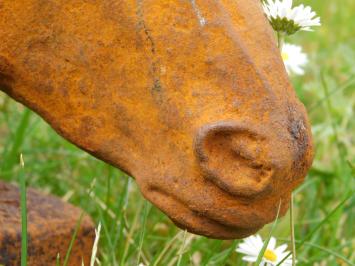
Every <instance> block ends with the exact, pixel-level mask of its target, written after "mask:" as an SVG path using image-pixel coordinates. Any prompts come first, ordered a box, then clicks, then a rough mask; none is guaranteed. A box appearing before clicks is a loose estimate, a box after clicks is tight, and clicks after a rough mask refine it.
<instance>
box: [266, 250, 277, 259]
mask: <svg viewBox="0 0 355 266" xmlns="http://www.w3.org/2000/svg"><path fill="white" fill-rule="evenodd" d="M264 258H265V259H267V260H269V261H272V262H275V261H276V260H277V255H276V254H275V252H273V251H272V250H270V249H267V250H266V251H265V253H264Z"/></svg>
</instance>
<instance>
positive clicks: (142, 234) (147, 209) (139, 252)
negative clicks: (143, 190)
mask: <svg viewBox="0 0 355 266" xmlns="http://www.w3.org/2000/svg"><path fill="white" fill-rule="evenodd" d="M150 207H151V206H150V205H149V202H148V201H145V202H144V207H143V220H142V225H143V228H142V229H141V233H140V236H139V246H138V258H137V265H139V262H140V259H141V254H142V248H143V240H144V235H145V230H146V226H147V217H148V213H149V210H150Z"/></svg>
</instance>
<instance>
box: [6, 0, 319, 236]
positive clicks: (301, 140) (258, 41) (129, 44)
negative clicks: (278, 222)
mask: <svg viewBox="0 0 355 266" xmlns="http://www.w3.org/2000/svg"><path fill="white" fill-rule="evenodd" d="M0 4H1V5H0V39H1V42H0V84H1V86H0V87H1V88H2V90H3V91H5V92H6V93H7V94H9V95H10V96H11V97H13V98H14V99H16V100H17V101H19V102H22V103H23V104H25V105H26V106H28V107H30V108H31V109H32V110H34V111H36V112H37V113H38V114H39V115H40V116H42V117H43V118H44V119H45V120H46V121H47V122H48V123H49V124H50V125H51V126H52V127H53V128H54V129H55V130H56V131H57V132H58V133H59V134H60V135H62V136H63V137H65V138H66V139H68V140H69V141H71V142H72V143H74V144H76V145H77V146H79V147H81V148H82V149H84V150H86V151H87V152H89V153H91V154H93V155H94V156H96V157H98V158H100V159H102V160H104V161H106V162H108V163H110V164H112V165H114V166H116V167H118V168H121V169H123V170H124V171H126V172H128V173H129V174H130V175H132V176H133V177H135V179H136V181H137V183H138V185H139V187H140V189H141V191H142V193H143V195H144V196H145V197H146V198H147V199H148V200H150V201H151V202H152V203H153V204H155V205H156V206H157V207H158V208H160V209H161V210H162V211H163V212H164V213H166V214H167V215H168V216H169V217H170V218H171V219H172V220H173V221H174V222H175V223H176V224H177V225H178V226H180V227H181V228H186V229H187V230H189V231H190V232H194V233H197V234H202V235H205V236H209V237H214V238H225V239H228V238H241V237H245V236H247V235H250V234H252V233H255V232H256V231H257V230H258V229H260V228H261V227H262V226H263V225H265V224H266V223H269V222H271V221H273V220H274V219H275V216H276V213H277V208H278V205H279V202H280V200H281V215H283V214H285V212H286V210H287V208H288V201H289V198H290V193H291V191H292V190H293V189H294V188H295V187H296V186H297V185H299V184H300V183H301V182H302V180H303V178H304V176H305V175H306V172H307V170H308V168H309V167H310V165H311V162H312V157H313V155H312V140H311V132H310V126H309V122H308V119H307V115H306V112H305V108H304V106H303V105H302V104H301V103H300V102H299V101H298V99H297V98H296V95H295V92H294V91H293V88H292V87H291V85H290V82H289V79H288V76H287V74H286V72H285V69H284V65H283V62H282V59H281V57H280V53H279V51H278V48H277V47H276V41H275V38H274V34H273V32H272V29H271V28H270V26H269V24H268V22H267V20H266V18H265V16H264V14H263V11H262V8H261V5H260V0H233V1H232V0H219V1H217V0H190V1H188V0H186V1H179V0H120V1H118V0H100V1H99V0H91V1H79V0H65V1H64V0H56V1H54V0H48V1H41V0H16V1H13V0H3V1H1V2H0Z"/></svg>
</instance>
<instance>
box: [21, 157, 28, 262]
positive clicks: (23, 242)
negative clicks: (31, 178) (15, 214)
mask: <svg viewBox="0 0 355 266" xmlns="http://www.w3.org/2000/svg"><path fill="white" fill-rule="evenodd" d="M20 164H21V171H20V197H21V203H20V204H21V266H26V265H27V199H26V196H27V195H26V178H25V170H24V168H25V163H24V161H23V156H22V154H21V155H20Z"/></svg>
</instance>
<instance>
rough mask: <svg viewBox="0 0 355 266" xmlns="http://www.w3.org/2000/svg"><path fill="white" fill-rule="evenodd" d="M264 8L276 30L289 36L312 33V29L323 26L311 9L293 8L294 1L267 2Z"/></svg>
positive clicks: (305, 7) (277, 0)
mask: <svg viewBox="0 0 355 266" xmlns="http://www.w3.org/2000/svg"><path fill="white" fill-rule="evenodd" d="M263 8H264V11H265V14H266V16H267V18H268V19H269V21H270V24H271V26H272V27H273V28H274V30H275V31H277V32H282V33H285V34H287V35H291V34H294V33H296V32H297V31H299V30H305V31H310V30H311V27H313V26H320V25H321V23H320V18H319V17H316V13H315V12H314V11H312V9H311V7H309V6H304V5H299V6H296V7H292V0H265V2H264V3H263Z"/></svg>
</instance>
